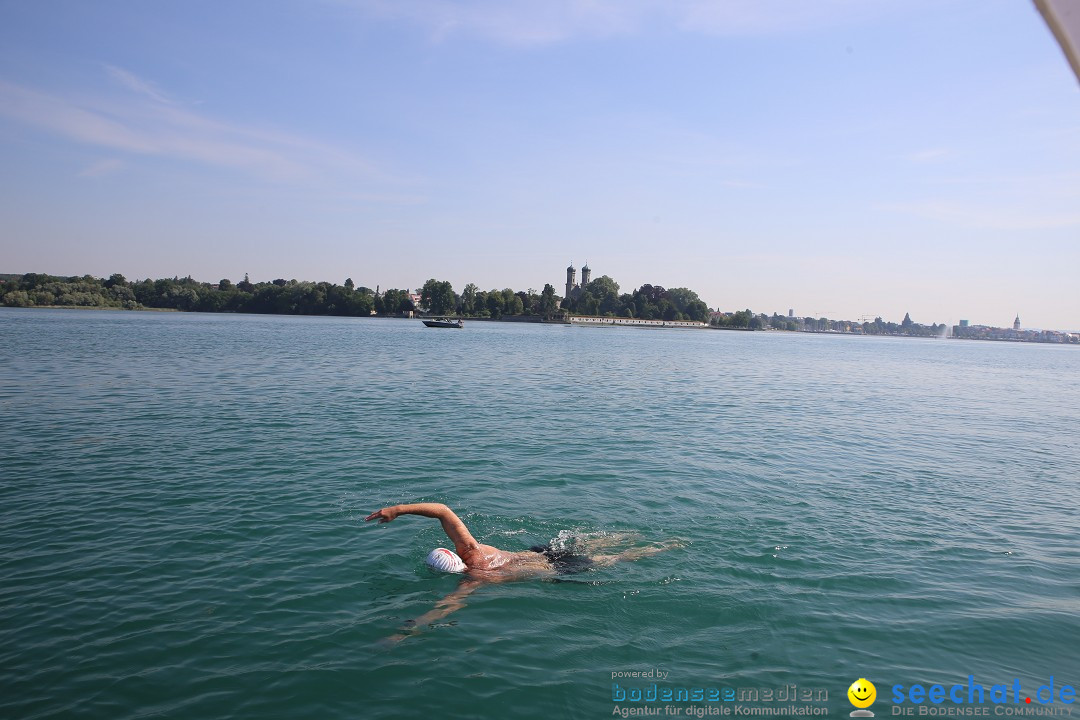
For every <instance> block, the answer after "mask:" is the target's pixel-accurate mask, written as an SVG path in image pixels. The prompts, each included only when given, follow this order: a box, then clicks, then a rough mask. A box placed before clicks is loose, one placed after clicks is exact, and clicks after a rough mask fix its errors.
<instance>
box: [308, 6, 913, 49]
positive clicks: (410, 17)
mask: <svg viewBox="0 0 1080 720" xmlns="http://www.w3.org/2000/svg"><path fill="white" fill-rule="evenodd" d="M328 1H329V2H332V3H334V4H337V5H340V6H346V7H349V8H352V9H354V10H356V11H358V12H360V13H362V14H363V15H365V16H367V17H374V18H377V19H383V20H396V21H405V22H409V23H412V24H415V25H419V26H421V27H423V28H426V29H427V30H428V31H429V32H431V34H432V36H433V37H434V38H436V39H443V38H446V37H447V36H452V35H455V34H466V35H475V36H479V37H483V38H485V39H488V40H493V41H496V42H500V43H505V44H509V45H543V44H549V43H554V42H559V41H563V40H568V39H572V38H576V37H605V36H612V35H624V34H631V33H638V32H642V31H644V30H646V29H648V28H673V29H676V30H679V31H683V32H690V33H701V34H707V35H761V34H775V33H790V32H801V31H805V30H809V29H815V28H819V27H826V26H833V25H840V24H849V23H853V22H860V21H863V20H865V19H867V18H872V17H876V16H880V15H882V14H884V13H887V12H893V11H896V10H898V9H901V10H902V9H904V8H907V9H910V6H911V5H912V4H913V3H912V2H910V1H909V2H907V3H903V2H900V0H816V1H815V2H806V0H724V1H723V2H720V1H718V0H543V2H536V1H535V0H411V1H410V2H402V1H401V0H328Z"/></svg>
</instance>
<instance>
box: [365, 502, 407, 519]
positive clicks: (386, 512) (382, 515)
mask: <svg viewBox="0 0 1080 720" xmlns="http://www.w3.org/2000/svg"><path fill="white" fill-rule="evenodd" d="M400 514H401V513H400V511H398V508H397V505H394V506H393V507H384V508H383V509H382V510H376V511H375V512H373V513H371V514H370V515H368V516H367V517H366V518H364V522H371V521H372V520H375V519H378V521H379V522H381V523H388V522H390V521H391V520H393V519H394V518H396V517H397V516H398V515H400Z"/></svg>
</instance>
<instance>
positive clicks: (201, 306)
mask: <svg viewBox="0 0 1080 720" xmlns="http://www.w3.org/2000/svg"><path fill="white" fill-rule="evenodd" d="M419 295H420V303H419V305H420V307H421V308H423V309H424V310H425V311H427V312H429V313H430V314H433V315H461V316H464V317H476V318H494V319H499V318H503V317H513V316H524V315H531V316H540V317H542V318H544V319H552V318H555V317H560V316H563V315H565V314H567V313H573V314H578V315H599V316H610V317H625V318H640V319H646V320H669V321H672V320H683V321H696V322H708V323H709V324H710V325H711V326H713V327H717V328H735V329H746V330H766V329H773V330H789V331H802V332H845V333H851V332H857V333H862V334H864V335H908V336H923V337H936V336H941V335H943V334H944V333H945V326H944V325H939V324H936V323H935V324H932V325H921V324H919V323H916V322H913V321H912V320H911V317H910V316H908V315H905V316H904V320H903V322H901V323H893V322H885V321H883V320H882V319H881V318H880V317H879V318H875V319H874V321H873V322H862V323H857V322H851V321H846V320H830V319H828V318H811V317H805V318H792V317H786V316H782V315H778V314H776V313H773V315H772V316H771V317H770V316H769V315H765V314H755V313H753V312H751V311H750V310H749V309H747V310H739V311H737V312H732V313H710V311H709V308H708V307H707V306H706V305H705V303H704V302H703V301H702V300H701V299H700V298H699V297H698V295H697V293H695V292H694V291H693V290H689V289H687V288H671V289H665V288H664V287H662V286H660V285H650V284H646V285H642V286H641V287H639V288H638V289H636V290H634V291H633V292H632V293H622V294H620V293H619V284H618V283H617V282H615V281H614V280H612V279H611V278H610V277H608V276H607V275H603V276H601V277H599V278H596V279H595V280H592V281H591V282H589V283H588V284H587V285H585V286H584V287H582V288H579V289H578V290H577V291H576V292H575V293H573V294H572V296H571V297H570V298H561V297H559V296H558V295H556V294H555V289H554V288H553V287H552V286H551V285H550V284H546V285H544V288H543V290H541V291H540V292H539V293H538V292H536V291H535V290H533V289H531V288H530V289H528V290H518V291H515V290H511V289H510V288H505V289H503V290H498V289H492V290H486V291H485V290H481V289H480V288H479V287H477V286H476V285H475V284H473V283H469V284H467V285H466V286H465V288H464V290H463V291H462V292H461V293H460V294H458V293H456V292H454V288H453V286H452V285H451V284H450V283H449V282H447V281H445V280H436V279H434V278H432V279H430V280H428V281H427V282H425V283H424V285H423V286H422V287H421V288H420V292H419ZM0 303H2V304H3V305H6V306H9V307H57V306H61V307H99V308H122V309H125V310H139V309H147V308H153V309H169V310H183V311H188V312H240V313H268V314H281V315H339V316H351V317H366V316H370V315H383V316H395V317H400V316H402V315H407V314H409V313H411V312H414V311H416V310H418V308H417V307H416V305H415V304H414V302H413V299H412V296H410V293H409V291H408V290H401V289H398V288H391V289H389V290H382V291H380V290H378V289H376V290H372V289H371V288H367V287H362V286H357V285H355V284H354V283H353V281H352V279H351V278H349V279H346V280H345V282H344V283H343V284H341V285H337V284H333V283H328V282H304V281H297V280H284V279H281V278H279V279H277V280H272V281H270V282H260V283H253V282H251V281H250V280H249V279H248V277H247V276H246V275H245V276H244V279H243V280H242V281H240V282H237V283H233V282H232V281H230V280H228V279H222V280H221V281H219V282H218V283H216V284H211V283H205V282H198V281H196V280H193V279H192V278H191V277H185V278H178V277H174V278H163V279H158V280H150V279H145V280H135V281H129V280H127V279H126V278H125V277H124V276H123V275H121V274H119V273H117V274H114V275H111V276H109V277H108V278H104V279H103V278H95V277H93V276H91V275H82V276H73V277H58V276H54V275H45V274H42V273H26V274H25V275H0Z"/></svg>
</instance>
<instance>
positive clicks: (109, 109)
mask: <svg viewBox="0 0 1080 720" xmlns="http://www.w3.org/2000/svg"><path fill="white" fill-rule="evenodd" d="M106 72H107V73H108V75H109V76H110V77H111V78H113V79H114V80H116V81H118V82H119V83H120V84H121V85H122V86H123V87H124V88H125V89H126V90H128V91H129V92H127V93H124V94H123V95H122V96H120V97H117V96H116V95H115V94H109V93H100V94H97V95H91V96H86V95H75V94H73V93H53V92H46V91H42V90H38V89H33V88H28V87H25V86H22V85H17V84H15V83H11V82H7V81H5V80H0V116H6V117H8V118H11V119H13V120H16V121H19V122H21V123H24V124H26V125H28V126H30V127H32V128H34V129H37V130H43V131H46V132H49V133H52V134H54V135H58V136H60V137H63V138H66V139H68V140H71V141H73V142H77V143H82V144H85V145H88V146H91V147H96V148H104V149H108V150H111V151H119V152H123V153H129V154H131V155H141V156H155V157H168V158H174V159H180V160H184V161H188V162H192V163H197V164H201V165H204V166H210V167H217V168H229V169H234V170H239V171H242V172H246V173H248V174H249V175H251V176H254V177H256V178H258V179H262V180H270V181H275V182H287V181H294V182H295V181H305V180H313V179H317V178H319V177H326V176H331V175H332V176H337V177H340V176H342V175H345V176H347V177H349V178H353V179H356V180H363V181H371V180H377V179H385V178H384V177H382V176H381V174H380V173H379V172H378V170H377V169H376V168H374V167H373V166H372V165H371V164H370V163H367V162H365V161H364V160H363V159H361V158H359V157H357V156H356V155H355V154H353V153H351V152H349V151H347V150H343V149H341V148H337V147H332V146H328V145H326V144H323V143H321V142H317V141H314V140H310V139H308V138H304V137H301V136H296V135H291V134H288V133H283V132H277V131H273V130H266V129H262V128H254V127H248V126H244V125H240V124H235V123H229V122H226V121H223V120H217V119H214V118H212V117H210V116H208V115H205V114H199V113H196V112H193V111H192V110H190V109H188V108H186V107H184V106H183V105H181V104H179V103H176V102H174V101H173V100H172V99H170V98H169V97H168V95H166V94H165V93H164V92H162V91H160V90H158V89H157V87H156V86H155V85H154V84H153V83H150V82H148V81H145V80H143V79H141V78H139V77H137V76H136V75H134V74H133V73H130V72H128V71H126V70H123V69H121V68H117V67H114V66H106ZM112 169H115V167H114V168H112ZM84 174H85V171H84Z"/></svg>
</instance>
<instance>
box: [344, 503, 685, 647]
mask: <svg viewBox="0 0 1080 720" xmlns="http://www.w3.org/2000/svg"><path fill="white" fill-rule="evenodd" d="M401 515H421V516H423V517H429V518H435V519H437V520H438V521H439V522H440V523H442V527H443V530H444V531H445V532H446V535H447V537H449V538H450V541H451V542H452V543H453V544H454V550H455V551H456V552H454V551H451V550H448V549H446V548H435V549H434V550H432V551H431V552H430V553H428V556H427V561H426V562H427V564H428V566H429V567H431V568H432V569H434V570H441V571H443V572H454V573H465V574H467V578H466V579H465V580H464V581H463V582H462V583H461V585H460V586H459V587H458V589H457V590H455V591H453V592H452V593H450V594H449V595H447V596H446V597H444V598H443V599H442V600H441V601H439V602H438V603H437V604H436V605H435V607H434V608H433V609H432V610H430V611H428V612H426V613H424V614H423V615H421V616H420V617H418V618H416V619H415V620H410V621H408V622H407V623H406V624H405V627H403V628H402V629H401V632H399V633H398V634H396V635H391V636H390V637H388V638H386V639H385V640H384V641H383V644H384V645H394V644H396V643H398V642H400V641H401V640H404V639H405V638H406V637H408V636H409V635H413V634H415V633H417V632H420V631H421V629H422V628H424V627H425V626H432V625H433V624H434V623H435V622H437V621H438V620H441V619H443V618H445V617H446V616H447V615H449V614H450V613H452V612H454V611H456V610H459V609H461V608H462V607H464V606H465V598H467V597H468V596H469V595H470V594H471V593H472V592H473V591H474V590H476V589H477V588H478V587H479V586H481V585H483V584H486V583H491V582H506V581H508V580H520V579H525V578H550V579H551V581H552V582H559V579H558V578H557V577H556V576H558V575H564V574H571V573H579V572H584V571H586V570H589V569H591V568H594V567H605V566H608V565H612V564H614V563H616V562H618V561H620V560H637V559H638V558H642V557H646V556H648V555H654V554H656V553H658V552H663V551H664V550H668V549H671V548H675V547H682V543H681V542H680V541H678V540H672V541H670V542H668V543H666V544H661V545H653V546H648V547H643V548H634V549H631V550H626V551H623V552H621V553H618V554H610V553H609V554H604V555H599V554H597V555H587V554H578V553H574V552H571V551H567V550H562V549H555V548H552V546H551V545H536V546H533V547H532V548H530V549H529V550H526V551H522V552H510V551H507V550H500V549H499V548H497V547H493V546H491V545H484V544H481V543H479V542H477V541H476V538H474V537H473V535H472V533H471V532H469V528H467V527H465V523H463V522H462V521H461V518H459V517H458V516H457V515H455V514H454V511H453V510H451V509H450V508H448V507H447V506H446V505H443V504H442V503H416V504H413V505H393V506H391V507H384V508H383V509H382V510H376V511H375V512H373V513H371V514H370V515H368V516H367V518H365V520H366V521H367V522H370V521H372V520H378V521H379V522H380V523H388V522H390V521H391V520H393V519H394V518H397V517H399V516H401ZM633 537H636V536H633V535H630V534H620V535H613V536H607V537H604V538H595V539H594V540H593V541H592V542H588V541H586V542H585V543H583V544H582V545H583V547H582V549H583V550H584V551H585V552H589V551H592V550H601V549H607V548H608V547H610V546H611V545H613V544H616V543H619V542H621V541H623V540H625V539H627V538H633Z"/></svg>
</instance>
